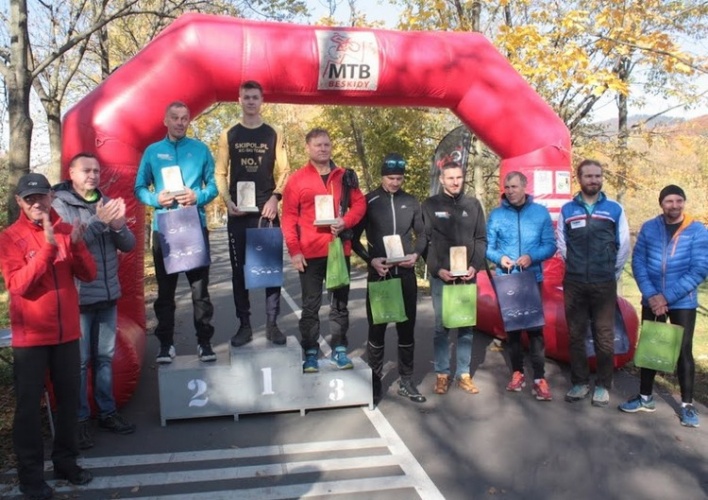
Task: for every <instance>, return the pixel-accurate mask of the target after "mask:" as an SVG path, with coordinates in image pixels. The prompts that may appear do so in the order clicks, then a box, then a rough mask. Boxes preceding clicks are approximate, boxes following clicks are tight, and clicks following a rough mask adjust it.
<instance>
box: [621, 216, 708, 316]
mask: <svg viewBox="0 0 708 500" xmlns="http://www.w3.org/2000/svg"><path fill="white" fill-rule="evenodd" d="M632 272H633V273H634V279H635V280H636V281H637V285H638V286H639V290H640V291H641V292H642V305H643V306H648V305H649V298H650V297H653V296H654V295H658V294H662V295H663V296H664V298H666V302H668V304H669V309H695V308H696V307H697V306H698V286H699V285H700V284H701V283H702V282H703V280H705V279H706V276H708V230H706V228H705V226H704V225H703V224H701V223H700V222H697V221H695V220H693V219H692V218H691V217H690V216H688V215H684V219H683V222H682V223H681V226H680V227H679V228H678V230H677V231H676V233H675V234H674V235H673V237H672V238H671V240H669V239H668V234H667V232H666V222H665V221H664V216H663V215H659V216H658V217H655V218H653V219H650V220H648V221H646V222H645V223H644V224H643V225H642V229H641V230H640V231H639V236H638V237H637V242H636V244H635V245H634V252H633V253H632Z"/></svg>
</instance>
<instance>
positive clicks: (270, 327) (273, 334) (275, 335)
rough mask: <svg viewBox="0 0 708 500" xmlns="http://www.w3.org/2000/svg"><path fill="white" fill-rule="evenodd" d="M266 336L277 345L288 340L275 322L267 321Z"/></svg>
mask: <svg viewBox="0 0 708 500" xmlns="http://www.w3.org/2000/svg"><path fill="white" fill-rule="evenodd" d="M266 338H267V339H268V340H270V341H271V342H273V343H274V344H278V345H284V344H285V342H287V340H288V339H286V338H285V335H284V334H283V332H281V331H280V328H278V325H277V324H275V323H268V324H267V325H266Z"/></svg>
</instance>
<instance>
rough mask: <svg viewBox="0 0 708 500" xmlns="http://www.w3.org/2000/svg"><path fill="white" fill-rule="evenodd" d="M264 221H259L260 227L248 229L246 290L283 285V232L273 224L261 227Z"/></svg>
mask: <svg viewBox="0 0 708 500" xmlns="http://www.w3.org/2000/svg"><path fill="white" fill-rule="evenodd" d="M262 220H263V218H262V217H261V218H260V219H259V220H258V227H253V228H248V229H246V262H245V263H244V266H243V276H244V279H245V281H246V290H251V289H254V288H272V287H279V286H282V285H283V232H282V231H281V230H280V228H279V227H273V223H272V222H271V223H270V226H269V227H261V221H262Z"/></svg>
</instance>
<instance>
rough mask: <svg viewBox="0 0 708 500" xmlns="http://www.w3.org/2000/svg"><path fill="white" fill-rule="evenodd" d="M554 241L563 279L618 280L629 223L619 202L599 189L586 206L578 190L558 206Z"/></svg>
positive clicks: (627, 239) (626, 242)
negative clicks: (563, 274) (563, 267)
mask: <svg viewBox="0 0 708 500" xmlns="http://www.w3.org/2000/svg"><path fill="white" fill-rule="evenodd" d="M556 242H557V244H558V251H559V252H560V254H561V256H562V257H563V258H564V259H565V277H564V279H565V280H568V281H573V282H576V283H602V282H607V281H612V280H618V279H619V277H620V275H621V274H622V268H623V267H624V264H625V262H627V258H628V257H629V225H628V224H627V217H626V216H625V214H624V209H623V208H622V205H620V204H619V203H617V202H616V201H613V200H610V199H609V198H607V196H605V193H603V192H600V195H599V197H598V199H597V202H596V203H595V205H594V206H593V207H592V210H589V209H588V207H587V206H586V205H585V203H583V199H582V195H581V194H580V193H578V194H577V195H576V196H575V198H573V199H572V200H571V201H569V202H568V203H566V204H565V205H563V207H562V208H561V212H560V215H559V216H558V225H557V227H556Z"/></svg>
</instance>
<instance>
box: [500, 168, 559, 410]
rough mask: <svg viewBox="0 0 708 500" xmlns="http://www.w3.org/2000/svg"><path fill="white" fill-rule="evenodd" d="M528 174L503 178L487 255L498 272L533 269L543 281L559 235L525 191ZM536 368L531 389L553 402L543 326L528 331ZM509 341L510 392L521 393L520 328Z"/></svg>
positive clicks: (522, 358) (543, 210)
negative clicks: (544, 266) (544, 268)
mask: <svg viewBox="0 0 708 500" xmlns="http://www.w3.org/2000/svg"><path fill="white" fill-rule="evenodd" d="M527 182H528V181H527V179H526V176H525V175H524V174H522V173H521V172H509V173H508V174H507V175H506V177H505V178H504V195H503V196H502V201H501V205H500V206H499V207H497V208H495V209H494V210H492V212H491V213H490V214H489V221H488V222H487V258H488V259H489V260H491V261H492V262H494V263H495V264H496V265H497V274H504V273H513V272H520V271H522V270H526V271H530V272H533V273H534V274H535V276H536V281H537V282H538V283H541V282H542V281H543V261H544V260H546V259H549V258H551V257H553V254H554V253H556V238H555V235H554V234H553V223H552V222H551V216H550V214H549V213H548V209H547V208H546V207H544V206H543V205H539V204H538V203H534V202H533V199H532V198H531V196H528V195H527V194H526V183H527ZM526 334H527V335H528V338H529V351H530V353H531V365H532V367H533V378H534V382H533V388H532V392H533V394H534V396H536V399H538V400H539V401H550V400H551V391H550V389H549V387H548V383H547V382H546V379H545V371H544V364H545V353H544V347H545V346H544V342H543V328H535V329H532V330H527V332H526ZM506 336H507V339H508V341H509V353H510V356H509V357H510V358H511V368H512V372H513V373H512V376H511V381H510V382H509V384H508V385H507V386H506V390H507V391H513V392H519V391H521V389H522V388H523V387H525V386H526V377H525V376H524V351H523V348H522V346H521V330H518V331H513V332H506Z"/></svg>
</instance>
